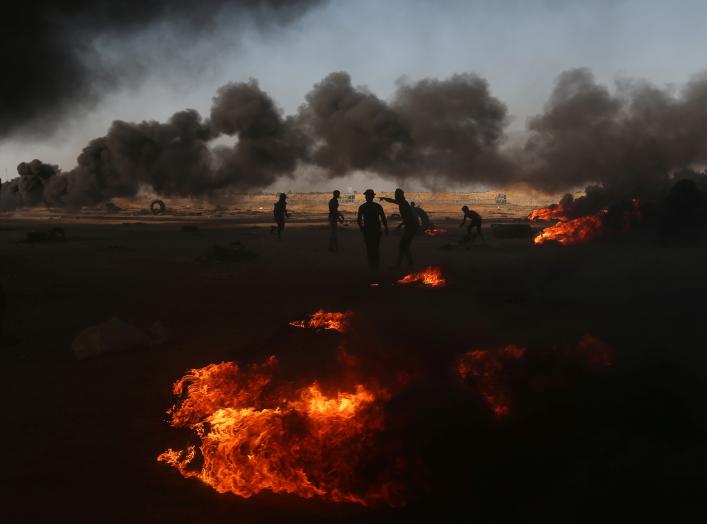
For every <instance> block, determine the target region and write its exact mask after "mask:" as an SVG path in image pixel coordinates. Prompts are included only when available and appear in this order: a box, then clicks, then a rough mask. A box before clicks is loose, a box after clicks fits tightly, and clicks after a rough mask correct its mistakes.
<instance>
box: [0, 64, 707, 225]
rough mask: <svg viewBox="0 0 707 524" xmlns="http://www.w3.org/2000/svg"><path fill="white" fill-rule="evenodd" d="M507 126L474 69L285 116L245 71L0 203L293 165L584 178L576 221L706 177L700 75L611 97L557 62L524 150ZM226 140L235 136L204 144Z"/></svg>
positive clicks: (346, 80) (533, 181) (229, 179)
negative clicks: (512, 142)
mask: <svg viewBox="0 0 707 524" xmlns="http://www.w3.org/2000/svg"><path fill="white" fill-rule="evenodd" d="M507 124H508V115H507V110H506V106H505V105H504V104H503V103H502V102H500V101H499V100H498V99H496V98H495V97H493V96H492V94H491V92H490V89H489V87H488V84H487V82H486V81H485V80H484V79H482V78H480V77H478V76H476V75H473V74H464V75H454V76H451V77H449V78H447V79H443V80H437V79H424V80H421V81H418V82H415V83H411V82H407V81H401V82H400V83H399V85H398V89H397V90H396V92H395V94H394V96H393V97H392V100H391V101H390V102H388V101H385V100H382V99H380V98H378V97H377V96H376V95H374V94H373V93H371V92H370V91H368V90H367V89H365V88H363V87H354V85H353V84H352V82H351V79H350V77H349V75H348V74H347V73H344V72H338V73H332V74H330V75H329V76H327V77H325V78H324V79H323V80H322V81H321V82H319V83H317V84H316V85H315V86H314V87H313V89H312V90H311V91H310V92H309V93H308V94H307V95H306V101H305V103H304V104H303V105H302V106H301V107H300V108H299V110H298V112H297V114H296V115H293V116H284V115H283V114H282V113H281V111H280V110H279V109H278V107H277V105H276V103H275V102H274V101H273V100H272V99H271V98H270V97H269V96H268V95H267V94H266V93H265V92H263V91H262V90H261V89H260V88H259V87H258V84H257V83H256V82H255V81H254V80H252V81H250V82H247V83H231V84H228V85H226V86H224V87H222V88H221V89H220V90H219V91H218V93H217V96H216V97H215V98H214V104H213V107H212V110H211V113H210V115H209V118H203V117H202V116H200V115H199V114H198V113H197V112H196V111H193V110H186V111H181V112H178V113H176V114H175V115H173V116H172V117H171V118H170V119H169V120H168V121H167V122H165V123H160V122H153V121H152V122H141V123H137V124H135V123H128V122H122V121H116V122H114V123H113V125H112V126H111V128H110V129H109V130H108V133H107V134H106V136H104V137H100V138H97V139H95V140H93V141H92V142H91V143H90V144H89V145H88V146H87V147H86V148H85V149H84V150H83V152H82V153H81V154H80V155H79V157H78V161H77V163H78V165H77V167H76V168H74V169H73V170H71V171H68V172H62V173H59V172H58V169H57V168H55V167H52V168H51V169H50V168H44V169H43V170H41V174H38V173H35V172H34V171H37V169H38V168H34V171H32V170H30V171H32V172H31V173H30V174H28V173H27V169H28V168H27V167H24V168H21V169H20V173H19V174H20V175H21V176H20V177H19V178H18V179H15V180H13V181H11V182H9V183H7V184H5V186H4V187H3V189H2V196H1V197H0V206H1V207H2V208H5V209H7V208H12V207H17V206H22V205H32V204H36V203H40V202H42V203H45V204H49V205H56V206H71V207H79V206H82V205H89V204H96V203H99V202H102V201H106V200H108V199H110V198H112V197H116V196H132V195H135V194H136V193H137V191H138V190H139V189H140V188H142V187H147V188H149V189H153V190H154V191H156V192H157V193H159V194H162V195H165V196H170V195H209V194H211V193H212V192H214V191H218V190H220V189H231V190H241V191H246V190H250V189H253V188H262V187H265V186H268V185H270V184H272V183H274V182H276V181H277V180H278V179H279V178H280V177H284V176H292V175H293V173H294V172H295V170H296V168H297V167H298V166H300V165H302V166H305V167H306V166H318V167H320V168H322V170H323V172H324V173H325V176H327V177H332V178H333V177H336V176H339V175H342V174H345V173H348V172H350V171H353V170H367V171H370V172H373V173H375V174H377V175H379V176H381V177H383V178H386V177H387V178H391V179H394V180H396V181H400V183H401V184H404V183H405V182H408V181H411V180H416V181H422V182H423V183H425V184H426V185H428V186H429V187H432V188H437V187H440V186H441V185H444V186H447V187H449V186H452V187H453V186H455V185H457V186H459V185H468V184H470V183H485V184H488V185H506V184H512V183H515V182H525V183H527V184H529V185H530V186H532V187H534V188H537V189H540V190H543V191H561V190H574V189H577V188H579V187H582V186H585V185H589V187H588V188H587V194H586V196H585V197H583V198H581V199H578V200H572V199H571V197H567V198H565V199H564V202H563V204H564V205H565V207H567V208H568V209H569V208H572V214H573V215H575V216H581V215H586V214H591V213H596V212H597V211H599V210H602V209H606V208H609V207H610V206H611V205H612V204H615V203H617V202H621V203H622V206H624V207H625V208H627V209H630V208H631V206H632V205H633V204H632V201H631V199H632V198H633V197H638V198H640V200H641V202H642V203H643V202H647V201H658V200H662V199H664V198H665V196H666V195H667V194H668V192H669V191H670V188H671V187H672V186H673V184H674V182H675V180H676V177H683V176H685V173H694V176H692V178H693V179H694V180H695V182H696V184H697V186H698V187H699V186H700V185H704V178H705V177H704V176H700V175H699V174H698V173H697V172H693V171H690V169H695V168H699V166H700V165H704V164H707V125H706V124H707V75H705V76H700V77H696V78H694V79H693V80H692V81H690V82H689V83H688V84H687V85H686V86H685V87H684V88H682V89H681V90H679V91H678V92H676V93H673V92H672V91H670V90H667V89H659V88H657V87H654V86H652V85H650V84H647V83H645V82H638V81H623V82H619V84H618V88H617V90H616V92H615V93H612V92H611V91H610V90H609V89H607V88H606V87H604V86H602V85H599V84H598V83H596V82H595V80H594V78H593V76H592V74H591V72H590V71H588V70H586V69H576V70H571V71H566V72H564V73H562V74H561V75H560V76H559V78H558V81H557V84H556V87H555V89H554V91H553V93H552V95H551V96H550V99H549V101H548V103H547V106H546V110H545V112H544V113H543V114H541V115H538V116H536V117H534V118H532V119H530V121H529V123H528V137H527V141H526V143H525V145H524V147H522V148H520V149H518V148H510V147H506V146H505V144H504V140H505V134H504V129H505V127H506V125H507ZM224 135H225V136H232V137H235V139H236V143H235V145H233V146H231V147H223V146H222V147H214V146H213V144H212V140H214V139H215V138H218V137H219V136H224ZM37 162H39V161H37ZM34 165H41V162H39V164H36V163H34Z"/></svg>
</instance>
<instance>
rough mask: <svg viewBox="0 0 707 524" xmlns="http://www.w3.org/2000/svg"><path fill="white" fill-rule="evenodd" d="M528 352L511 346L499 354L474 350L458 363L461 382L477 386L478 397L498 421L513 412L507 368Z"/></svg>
mask: <svg viewBox="0 0 707 524" xmlns="http://www.w3.org/2000/svg"><path fill="white" fill-rule="evenodd" d="M525 351H526V349H525V348H524V347H520V346H516V345H513V344H511V345H508V346H506V347H505V348H503V349H498V350H488V351H483V350H478V349H476V350H473V351H469V352H467V353H464V354H463V355H462V356H461V357H460V358H459V360H458V361H457V373H458V374H459V377H460V378H461V379H462V380H471V381H473V382H474V383H475V385H476V387H477V388H478V390H479V393H480V394H481V396H482V397H483V398H484V400H485V401H486V403H487V404H488V405H489V407H490V408H491V410H492V411H493V412H494V414H495V415H496V416H497V417H504V416H506V415H508V414H509V413H510V412H511V390H510V387H509V386H508V384H507V383H506V380H505V372H506V365H507V363H508V362H509V361H511V360H519V359H520V358H522V357H523V355H525Z"/></svg>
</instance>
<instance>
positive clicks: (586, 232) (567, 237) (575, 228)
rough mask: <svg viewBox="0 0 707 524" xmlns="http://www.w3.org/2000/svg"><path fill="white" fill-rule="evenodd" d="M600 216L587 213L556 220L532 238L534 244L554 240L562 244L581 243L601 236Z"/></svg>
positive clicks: (601, 223)
mask: <svg viewBox="0 0 707 524" xmlns="http://www.w3.org/2000/svg"><path fill="white" fill-rule="evenodd" d="M603 224H604V222H603V220H602V217H601V216H596V215H589V216H584V217H579V218H575V219H573V220H568V221H566V222H558V223H557V224H555V225H554V226H550V227H546V228H545V229H543V230H542V231H541V232H540V233H539V234H538V235H537V236H536V237H535V239H534V242H535V244H536V245H540V244H543V243H545V242H547V241H554V242H557V243H558V244H561V245H563V246H569V245H573V244H582V243H584V242H588V241H590V240H593V239H595V238H598V237H599V236H601V234H602V232H603Z"/></svg>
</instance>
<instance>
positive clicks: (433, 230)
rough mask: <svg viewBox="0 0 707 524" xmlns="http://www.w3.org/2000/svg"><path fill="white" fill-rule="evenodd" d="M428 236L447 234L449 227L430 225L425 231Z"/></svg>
mask: <svg viewBox="0 0 707 524" xmlns="http://www.w3.org/2000/svg"><path fill="white" fill-rule="evenodd" d="M424 233H425V235H427V236H428V237H438V236H442V235H446V234H447V229H446V228H443V227H428V228H427V229H425V231H424Z"/></svg>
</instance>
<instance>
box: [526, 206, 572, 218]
mask: <svg viewBox="0 0 707 524" xmlns="http://www.w3.org/2000/svg"><path fill="white" fill-rule="evenodd" d="M528 220H530V221H531V222H534V221H537V220H560V221H566V220H569V218H568V216H567V210H566V209H565V208H564V206H561V205H560V204H551V205H549V206H547V207H541V208H539V209H534V210H533V211H531V212H530V214H529V215H528Z"/></svg>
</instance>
